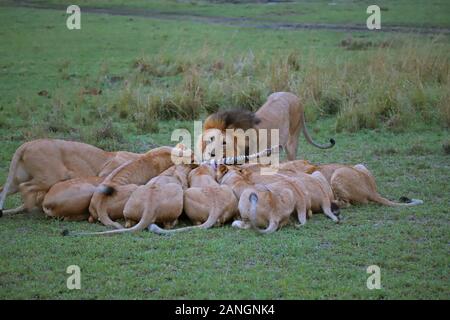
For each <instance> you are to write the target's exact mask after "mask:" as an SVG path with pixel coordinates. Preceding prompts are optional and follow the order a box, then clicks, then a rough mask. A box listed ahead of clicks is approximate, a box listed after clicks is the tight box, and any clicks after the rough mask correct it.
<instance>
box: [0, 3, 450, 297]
mask: <svg viewBox="0 0 450 320" xmlns="http://www.w3.org/2000/svg"><path fill="white" fill-rule="evenodd" d="M35 2H41V3H42V1H35ZM49 2H50V1H48V2H45V3H49ZM336 2H338V3H339V6H341V5H342V6H345V7H348V9H349V10H345V12H347V11H348V17H342V16H341V15H339V14H337V13H330V12H329V11H326V10H325V8H328V5H327V3H326V2H323V3H322V2H320V3H316V2H314V3H313V2H306V1H305V2H300V3H298V4H280V5H276V6H270V5H259V4H242V5H239V7H238V8H239V10H236V9H235V8H236V7H234V5H233V7H231V6H232V5H229V4H218V5H212V4H208V3H205V2H199V3H197V2H195V1H194V2H193V3H197V4H189V3H185V2H177V3H175V4H173V5H170V6H167V5H166V6H164V5H163V4H162V3H163V2H162V1H153V2H145V3H144V2H143V1H130V2H127V6H128V7H133V6H134V7H145V8H147V9H152V10H160V11H177V12H185V11H189V10H192V11H191V13H196V14H204V15H209V16H214V15H217V16H218V15H220V16H229V17H233V16H240V15H243V16H246V17H251V18H256V19H266V18H267V19H269V17H264V14H265V13H266V11H265V10H269V9H267V8H273V9H270V10H274V11H276V10H281V11H279V12H283V11H282V10H284V9H282V8H291V7H292V8H294V9H292V10H300V11H301V10H303V9H302V8H306V7H307V6H310V7H311V8H314V10H312V9H311V14H307V15H305V18H304V19H303V18H301V17H302V15H300V14H298V16H297V15H292V16H290V15H288V14H285V13H283V14H282V15H280V16H279V17H280V18H274V19H281V18H282V19H284V18H285V17H286V18H289V19H291V18H292V19H293V20H292V21H296V22H316V23H324V22H327V23H342V22H351V23H362V24H364V22H365V17H366V15H365V8H363V11H362V16H363V18H362V21H359V19H358V18H357V17H358V16H359V15H360V14H361V13H360V10H359V6H362V5H361V4H360V3H359V2H357V3H353V2H342V3H341V2H339V1H336ZM8 3H9V2H0V4H5V5H6V4H8ZM79 3H80V4H82V3H83V2H82V1H80V2H79ZM90 3H91V5H96V6H101V5H103V6H116V7H122V6H123V1H115V0H114V1H92V2H90ZM410 3H411V2H407V1H398V2H395V3H394V2H393V1H392V2H386V4H383V5H385V6H387V7H388V8H389V9H388V11H384V12H383V14H384V13H386V15H387V14H388V13H391V14H393V18H392V20H391V21H390V22H389V23H392V24H397V22H398V24H405V25H411V26H424V25H427V26H448V21H447V20H446V19H444V18H443V14H444V13H445V12H446V10H447V12H448V5H447V4H446V2H445V1H432V2H427V3H428V4H429V3H432V5H429V6H427V7H426V8H427V9H426V10H425V9H423V10H418V12H416V11H415V10H414V7H413V4H410ZM417 3H418V4H419V5H422V6H424V5H423V3H425V2H419V1H417ZM9 4H10V3H9ZM339 6H336V7H339ZM402 6H403V7H402ZM362 7H364V6H362ZM397 7H401V9H398V10H402V12H404V15H400V14H399V13H398V12H400V11H396V10H397V9H395V8H397ZM227 8H230V9H227ZM339 8H340V7H339ZM253 9H257V10H253ZM202 10H203V11H202ZM258 10H259V11H258ZM327 10H328V9H327ZM427 10H434V11H433V12H436V14H433V15H432V17H433V19H432V20H430V19H429V17H430V15H427V14H426V12H428V11H427ZM250 11H251V12H252V13H250ZM277 12H278V11H277ZM296 12H297V11H296ZM395 12H397V14H395ZM296 14H297V13H296ZM394 14H395V15H394ZM394 16H395V17H396V18H394ZM400 16H402V18H400ZM66 17H67V15H66V14H65V11H55V10H36V9H32V8H14V7H10V6H4V7H1V10H0V26H1V28H0V40H1V41H0V57H1V60H0V141H1V146H2V149H1V151H0V181H1V182H2V183H3V182H4V181H5V178H6V175H7V171H8V167H9V161H10V160H11V157H12V154H13V153H14V151H15V149H16V148H17V147H18V146H19V145H20V144H21V143H23V142H25V141H28V140H31V139H35V138H40V137H59V138H66V139H72V140H77V141H84V142H88V143H92V144H95V145H97V146H100V147H103V148H106V149H108V150H116V149H124V150H130V151H140V152H143V151H146V150H148V149H149V148H151V147H153V146H155V145H163V144H173V142H171V141H170V133H171V132H172V130H173V129H174V128H180V127H186V128H191V127H192V120H193V119H203V118H204V117H205V115H206V114H208V113H209V112H212V111H215V110H217V109H219V108H227V107H244V108H248V109H252V110H254V109H256V108H257V107H258V106H260V105H261V103H262V102H263V101H264V99H265V98H266V97H267V95H268V94H269V93H270V92H273V91H277V90H290V91H293V92H295V93H297V94H298V95H299V96H301V97H302V99H303V101H304V102H305V105H306V108H307V118H308V127H309V128H310V132H312V133H313V136H314V137H315V139H316V140H317V141H319V142H320V141H325V140H326V138H328V137H329V136H334V137H335V139H336V141H337V144H336V146H335V147H334V148H333V149H332V150H326V151H322V150H318V149H316V148H314V147H312V146H309V145H306V142H304V139H303V138H302V137H301V138H300V139H301V143H300V150H299V157H301V158H306V159H308V160H310V161H315V162H321V163H329V162H343V163H361V162H362V163H365V164H366V165H367V166H368V167H369V168H370V169H371V170H372V172H373V173H374V175H375V177H376V178H377V182H378V186H379V190H380V192H381V193H382V194H383V195H385V196H387V197H389V198H392V199H396V198H399V197H400V196H403V195H405V196H408V197H414V198H419V199H423V200H424V202H425V205H423V206H418V207H413V208H401V209H400V208H386V207H380V206H376V205H367V206H355V207H351V208H349V209H345V210H343V213H342V215H343V222H342V224H340V225H335V224H333V223H332V222H331V221H330V220H328V219H326V218H325V217H324V216H323V215H316V216H314V219H312V220H311V221H310V223H308V224H307V225H306V226H305V227H302V228H295V227H294V226H288V227H286V228H283V229H282V230H281V231H280V232H277V233H275V234H272V235H269V236H265V237H262V236H258V235H256V234H254V233H253V232H251V231H248V232H246V231H239V230H235V229H232V228H230V227H228V226H227V227H224V228H216V229H212V230H208V231H204V232H202V231H197V232H190V233H183V234H177V235H175V236H170V237H160V236H156V235H152V234H150V233H148V232H142V233H140V234H135V235H124V236H117V237H105V238H98V237H97V238H89V239H88V238H83V239H81V238H67V237H61V236H60V232H61V230H63V229H66V228H67V229H69V230H71V231H72V230H73V231H85V230H86V231H87V230H104V227H102V226H100V225H90V224H88V223H87V222H86V223H84V222H83V223H68V222H61V221H56V220H50V219H47V218H45V217H44V216H43V214H39V213H31V214H20V215H16V216H13V217H3V218H1V219H0V233H1V234H2V236H3V238H4V241H5V244H4V245H2V246H1V247H0V297H1V298H3V299H10V298H22V299H23V298H31V299H48V298H56V299H76V298H84V299H110V298H132V299H134V298H136V299H158V298H163V299H170V298H175V299H180V298H188V299H193V298H198V299H214V298H224V299H239V298H242V299H245V298H261V299H310V298H337V299H347V298H367V299H405V298H415V299H423V298H434V299H449V298H450V291H449V284H450V280H449V271H450V259H449V254H448V252H449V245H450V232H449V231H450V228H449V222H450V221H449V204H450V203H449V197H448V195H449V194H450V187H449V185H448V181H449V179H450V162H449V153H450V138H449V134H448V127H449V125H450V109H449V108H450V86H449V83H450V81H449V80H450V75H449V65H450V62H449V59H450V55H449V54H448V52H449V48H450V43H449V37H448V36H445V35H427V36H418V35H412V34H390V33H371V32H357V33H349V32H347V33H346V32H336V31H325V30H322V31H292V30H271V29H252V28H237V27H230V26H220V25H205V24H201V23H193V22H188V21H163V20H159V19H150V18H139V17H134V16H133V17H126V16H109V15H96V14H83V15H82V29H81V30H79V31H69V30H67V29H66V27H65V23H66ZM352 17H353V18H352ZM272 18H273V17H270V19H272ZM384 21H386V22H388V21H389V19H387V18H386V20H384ZM19 203H20V199H19V197H18V196H14V197H12V198H11V199H9V200H8V201H7V204H6V206H7V207H8V208H10V207H13V206H15V205H18V204H19ZM72 264H76V265H79V266H80V268H81V273H82V289H81V290H73V291H71V290H68V289H67V288H66V279H67V277H68V275H67V274H66V273H65V271H66V268H67V266H69V265H72ZM369 265H378V266H380V268H381V277H382V278H381V283H382V289H381V290H368V289H367V287H366V279H367V277H368V276H369V275H368V274H367V273H366V268H367V267H368V266H369Z"/></svg>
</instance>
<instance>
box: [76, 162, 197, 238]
mask: <svg viewBox="0 0 450 320" xmlns="http://www.w3.org/2000/svg"><path fill="white" fill-rule="evenodd" d="M190 170H191V166H190V165H176V166H172V167H170V168H169V169H167V170H165V171H164V172H163V173H161V174H160V175H159V176H157V177H154V178H152V179H151V180H150V181H149V182H148V183H147V184H145V185H143V186H139V187H137V188H136V189H135V190H134V191H133V193H132V194H131V196H130V197H129V199H128V200H127V202H126V204H125V207H124V208H123V216H124V218H125V221H126V225H125V226H126V227H127V229H118V230H108V231H103V232H92V233H81V234H74V235H78V236H85V235H111V234H116V233H124V232H137V231H140V230H143V229H145V228H147V227H148V226H149V225H150V224H151V223H161V224H163V225H164V227H165V228H171V227H173V226H174V225H175V224H176V223H177V219H178V217H179V216H180V215H181V213H182V212H183V190H185V189H186V188H187V185H188V184H187V175H188V173H189V171H190ZM136 222H138V223H137V224H136ZM133 225H134V226H133Z"/></svg>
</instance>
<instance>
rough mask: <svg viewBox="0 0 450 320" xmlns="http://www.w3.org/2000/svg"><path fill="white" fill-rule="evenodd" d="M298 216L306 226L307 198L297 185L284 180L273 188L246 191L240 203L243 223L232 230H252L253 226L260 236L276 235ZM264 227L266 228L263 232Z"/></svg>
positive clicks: (234, 224)
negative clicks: (276, 232) (293, 214)
mask: <svg viewBox="0 0 450 320" xmlns="http://www.w3.org/2000/svg"><path fill="white" fill-rule="evenodd" d="M295 211H296V212H297V213H298V216H299V219H300V221H301V223H302V224H303V223H305V222H306V211H307V197H306V195H305V193H304V192H303V191H302V189H301V188H299V187H298V186H297V185H296V183H295V182H288V181H287V180H280V181H277V182H274V183H269V184H256V185H255V186H254V187H252V188H247V189H245V190H244V191H243V192H242V194H241V197H240V199H239V213H240V216H241V219H242V220H236V221H234V222H233V224H232V226H233V227H237V228H241V229H248V226H249V225H250V226H252V227H253V228H254V229H255V230H257V231H258V232H260V233H272V232H274V231H276V230H278V229H279V228H280V227H282V226H284V225H285V224H287V223H288V222H289V218H290V216H291V214H292V213H293V212H295ZM260 227H266V228H265V229H263V230H261V229H260Z"/></svg>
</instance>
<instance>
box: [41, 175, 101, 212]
mask: <svg viewBox="0 0 450 320" xmlns="http://www.w3.org/2000/svg"><path fill="white" fill-rule="evenodd" d="M102 181H103V178H101V177H87V178H75V179H70V180H66V181H62V182H58V183H56V184H55V185H53V186H52V187H51V188H50V190H49V191H48V192H47V193H46V194H45V197H44V201H43V203H42V209H43V210H44V212H45V214H46V215H47V216H49V217H54V218H62V219H64V220H65V221H81V220H87V219H88V218H89V203H90V202H91V198H92V195H93V194H94V192H95V189H96V188H97V186H98V185H99V184H100V183H101V182H102Z"/></svg>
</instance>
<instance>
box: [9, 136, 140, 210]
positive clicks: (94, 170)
mask: <svg viewBox="0 0 450 320" xmlns="http://www.w3.org/2000/svg"><path fill="white" fill-rule="evenodd" d="M139 156H140V155H139V154H136V153H131V152H125V151H118V152H107V151H104V150H102V149H99V148H96V147H94V146H91V145H88V144H85V143H80V142H73V141H64V140H57V139H40V140H34V141H30V142H26V143H24V144H22V145H21V146H20V147H19V148H17V150H16V152H15V153H14V156H13V158H12V160H11V164H10V168H9V173H8V177H7V180H6V183H5V185H4V186H3V190H2V192H1V194H0V216H1V215H2V214H3V205H4V202H5V199H6V197H7V196H8V195H12V194H15V193H17V192H19V191H20V193H21V195H22V199H23V201H24V204H23V205H22V206H20V207H18V208H16V209H12V210H6V211H5V212H4V213H6V214H14V213H18V212H20V211H23V210H28V211H29V210H32V209H34V208H39V209H41V207H42V202H43V200H44V196H45V194H46V193H47V191H48V190H49V189H50V187H52V186H53V185H54V184H56V183H58V182H61V181H65V180H69V179H73V178H84V177H92V176H99V177H105V176H106V175H108V174H109V173H111V171H113V170H114V169H115V168H117V167H118V166H119V165H121V164H122V163H124V162H126V161H129V160H133V159H136V158H138V157H139Z"/></svg>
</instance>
